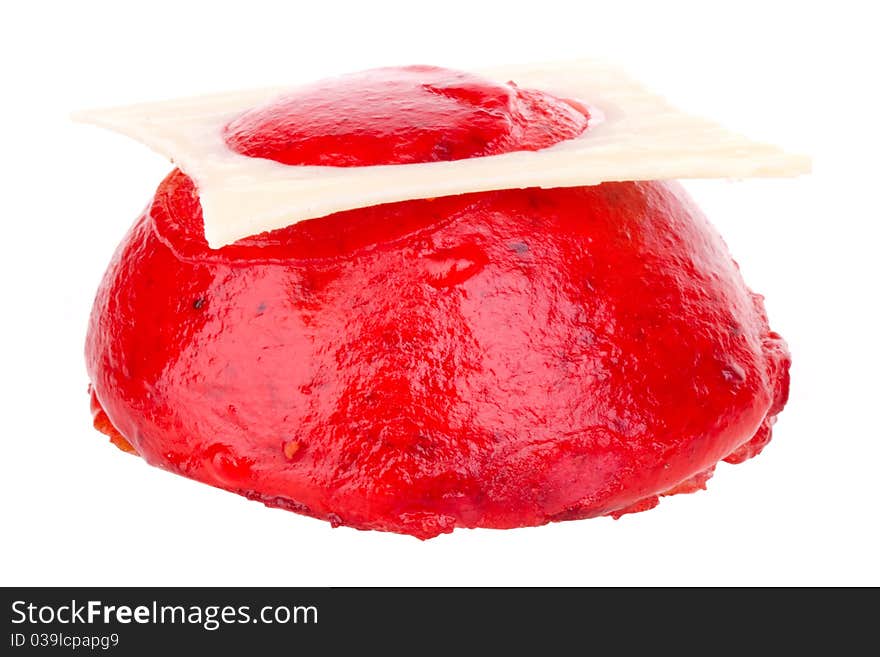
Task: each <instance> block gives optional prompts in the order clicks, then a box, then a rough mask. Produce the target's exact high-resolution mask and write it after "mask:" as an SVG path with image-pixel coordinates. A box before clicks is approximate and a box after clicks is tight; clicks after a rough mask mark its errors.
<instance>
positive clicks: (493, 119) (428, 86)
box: [226, 66, 589, 166]
mask: <svg viewBox="0 0 880 657" xmlns="http://www.w3.org/2000/svg"><path fill="white" fill-rule="evenodd" d="M588 117H589V112H588V110H587V109H586V108H585V107H584V106H583V105H582V104H581V103H580V102H578V101H576V100H569V101H566V100H562V99H559V98H555V97H554V96H551V95H550V94H546V93H544V92H541V91H537V90H534V89H519V88H518V87H516V85H514V84H511V83H508V84H496V83H494V82H491V81H489V80H485V79H482V78H479V77H477V76H475V75H472V74H470V73H463V72H460V71H450V70H448V69H443V68H437V67H436V66H407V67H402V68H384V69H374V70H371V71H365V72H362V73H354V74H351V75H346V76H343V77H339V78H332V79H329V80H323V81H321V82H316V83H314V84H312V85H309V86H307V87H303V88H301V89H298V90H297V91H294V92H292V93H290V94H288V95H286V96H283V97H281V98H279V99H277V100H274V101H272V102H270V103H268V104H266V105H265V106H262V107H258V108H255V109H252V110H250V111H248V112H245V113H244V114H243V115H242V116H239V117H238V118H236V119H235V120H234V121H232V122H231V123H230V124H229V125H228V126H227V127H226V143H227V144H228V145H229V147H230V148H231V149H232V150H234V151H236V152H238V153H241V154H243V155H248V156H250V157H262V158H267V159H270V160H275V161H277V162H283V163H284V164H316V165H329V166H367V165H372V164H412V163H415V162H436V161H442V160H461V159H466V158H469V157H476V156H480V155H498V154H500V153H508V152H510V151H523V150H528V151H535V150H538V149H541V148H546V147H548V146H552V145H553V144H555V143H557V142H560V141H563V140H565V139H571V138H572V137H576V136H577V135H579V134H581V133H582V132H583V131H584V130H585V129H586V128H587V122H588Z"/></svg>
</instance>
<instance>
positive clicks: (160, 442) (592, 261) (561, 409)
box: [86, 67, 789, 538]
mask: <svg viewBox="0 0 880 657" xmlns="http://www.w3.org/2000/svg"><path fill="white" fill-rule="evenodd" d="M593 120H594V117H592V116H591V112H590V109H589V106H588V105H585V104H584V103H582V102H580V101H577V100H573V99H565V98H560V97H556V96H554V95H552V94H549V93H544V92H542V91H540V90H535V89H521V88H519V87H517V86H516V85H514V84H512V83H508V84H499V83H496V82H491V81H488V80H484V79H481V78H479V77H477V76H473V75H470V74H465V73H458V72H454V71H448V70H445V69H438V68H433V67H407V68H400V69H380V70H376V71H370V72H366V73H362V74H356V75H352V76H346V77H342V78H336V79H333V80H329V81H326V82H322V83H317V84H314V85H312V86H309V87H304V88H302V89H300V90H297V91H295V92H292V93H289V94H286V95H282V96H280V97H279V98H277V99H276V100H274V101H272V102H271V103H268V104H265V105H263V106H259V107H255V108H253V109H252V110H249V111H247V112H245V113H242V114H241V115H240V116H238V117H236V118H235V119H234V120H232V121H231V122H229V123H228V124H227V125H226V126H225V130H224V139H225V143H226V144H227V145H228V147H229V148H230V149H231V150H233V151H234V152H236V153H239V154H241V155H242V156H245V157H253V158H264V159H268V160H273V161H275V162H278V163H281V164H283V165H287V166H302V165H306V166H314V165H319V166H330V167H361V166H374V165H395V164H410V163H420V162H436V161H455V160H462V159H469V158H473V157H483V156H487V155H497V154H501V153H509V152H515V151H538V150H540V149H546V148H548V147H551V146H553V144H557V143H559V142H562V141H565V140H568V139H572V138H574V137H577V136H578V135H580V134H581V133H583V132H585V131H589V130H590V129H591V125H592V122H593ZM487 161H488V160H487ZM86 358H87V364H88V371H89V376H90V378H91V382H92V387H91V394H92V409H93V414H94V418H95V426H96V427H97V428H98V429H100V430H101V431H103V432H105V433H107V434H108V435H110V436H111V438H112V440H113V442H114V443H115V444H116V445H117V446H119V447H121V448H123V449H125V450H127V451H131V452H134V453H136V454H139V455H140V456H141V457H143V458H144V459H145V460H146V461H147V462H149V463H151V464H153V465H157V466H159V467H162V468H165V469H168V470H171V471H173V472H177V473H179V474H182V475H184V476H187V477H191V478H193V479H196V480H199V481H202V482H205V483H208V484H211V485H214V486H217V487H220V488H224V489H226V490H229V491H233V492H236V493H239V494H241V495H244V496H246V497H248V498H251V499H255V500H259V501H261V502H264V503H265V504H268V505H270V506H276V507H281V508H285V509H289V510H293V511H296V512H299V513H303V514H307V515H311V516H314V517H317V518H322V519H325V520H328V521H330V522H331V523H333V524H334V525H347V526H351V527H356V528H359V529H376V530H383V531H393V532H399V533H405V534H411V535H413V536H417V537H419V538H430V537H433V536H436V535H438V534H441V533H445V532H450V531H452V530H453V529H454V528H456V527H490V528H511V527H522V526H531V525H540V524H544V523H547V522H551V521H555V520H571V519H578V518H589V517H594V516H602V515H613V516H620V515H622V514H625V513H628V512H632V511H641V510H645V509H649V508H651V507H653V506H655V505H656V504H657V501H658V497H659V496H662V495H666V494H671V493H679V492H692V491H694V490H697V489H701V488H704V487H705V482H706V480H707V479H708V478H709V477H710V476H711V474H712V471H713V469H714V468H715V465H716V463H717V462H718V461H720V460H726V461H728V462H732V463H738V462H740V461H742V460H745V459H746V458H749V457H751V456H753V455H755V454H757V453H758V452H759V451H760V450H761V449H762V448H763V447H764V446H765V445H766V443H767V442H768V441H769V439H770V431H771V426H772V424H773V422H774V421H775V418H776V415H777V414H778V413H779V412H780V410H781V409H782V407H783V405H784V403H785V401H786V397H787V393H788V367H789V356H788V352H787V349H786V346H785V343H784V341H783V340H782V339H781V338H780V336H779V335H778V334H776V333H775V332H773V331H772V330H771V329H770V328H769V326H768V324H767V318H766V315H765V312H764V308H763V305H762V301H761V297H760V296H759V295H756V294H754V293H752V292H751V291H749V289H748V288H747V287H746V285H745V284H744V282H743V280H742V278H741V276H740V273H739V270H738V267H737V265H736V263H735V262H734V261H733V260H732V258H731V256H730V255H729V253H728V252H727V249H726V247H725V245H724V243H723V241H722V240H721V238H720V237H719V235H718V234H717V233H716V231H715V230H714V228H713V227H712V226H711V225H710V224H709V223H708V222H707V220H706V219H705V217H704V216H703V215H702V213H701V212H700V210H699V209H698V208H697V207H696V206H695V205H694V203H693V202H692V201H691V200H690V199H689V198H688V196H687V194H686V193H685V192H684V191H683V189H682V188H681V187H680V186H679V185H678V184H677V183H675V182H663V181H646V182H608V183H603V184H599V185H591V186H581V187H564V188H553V189H542V188H537V187H535V188H526V189H502V190H495V191H487V192H477V193H468V194H459V195H453V196H442V197H437V198H423V199H415V200H408V201H401V202H396V203H387V204H382V205H373V206H370V207H363V208H358V209H353V210H347V211H344V212H338V213H335V214H331V215H328V216H324V217H320V218H315V219H310V220H307V221H302V222H300V223H296V224H293V225H290V226H288V227H286V228H281V229H278V230H273V231H270V232H265V233H262V234H259V235H255V236H252V237H247V238H244V239H241V240H239V241H237V242H235V243H234V244H231V245H228V246H224V247H222V248H219V249H211V248H209V247H208V244H207V242H206V240H205V236H204V225H203V218H202V208H201V206H200V203H199V192H198V189H197V187H196V185H195V184H194V183H193V181H192V179H191V178H190V177H188V176H187V175H185V174H184V173H182V172H181V171H179V170H175V171H173V172H172V173H171V174H169V176H168V177H167V178H166V179H165V180H164V181H163V182H162V183H161V184H160V186H159V189H158V190H157V192H156V195H155V197H154V198H153V200H152V202H151V203H150V205H149V206H148V208H147V210H146V211H145V212H144V214H143V215H142V216H141V217H140V218H139V219H138V220H137V222H136V223H135V225H134V226H133V228H132V229H131V230H130V231H129V233H128V235H126V237H125V238H124V240H123V242H122V244H121V245H120V247H119V249H118V250H117V252H116V254H115V256H114V258H113V260H112V262H111V264H110V267H109V269H108V270H107V273H106V275H105V277H104V280H103V282H102V284H101V287H100V289H99V291H98V295H97V298H96V301H95V305H94V309H93V311H92V316H91V322H90V326H89V332H88V338H87V345H86Z"/></svg>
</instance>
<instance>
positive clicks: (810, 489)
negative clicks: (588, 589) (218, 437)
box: [0, 0, 880, 585]
mask: <svg viewBox="0 0 880 657" xmlns="http://www.w3.org/2000/svg"><path fill="white" fill-rule="evenodd" d="M818 6H819V3H806V2H767V1H762V2H738V3H735V4H730V3H708V2H692V3H683V2H670V1H666V2H661V3H657V2H609V1H608V0H604V1H603V2H596V3H593V2H556V1H552V0H540V1H539V2H530V3H525V2H522V3H518V2H514V1H511V0H508V1H507V2H475V1H473V0H471V1H469V2H459V1H457V0H445V1H444V2H437V3H427V2H426V3H419V2H412V1H409V2H377V1H374V2H363V3H356V2H349V3H346V2H333V1H332V0H327V1H324V2H308V3H307V2H299V3H292V2H281V1H279V2H275V3H271V2H259V1H255V0H250V1H249V2H246V3H245V2H241V3H222V2H211V3H209V2H205V3H186V2H181V1H180V0H177V1H172V2H167V1H164V0H161V1H160V0H153V1H151V2H148V3H136V4H135V3H110V2H108V3H97V2H75V3H74V2H70V3H68V2H58V3H49V2H33V3H6V4H4V5H3V8H2V9H0V56H2V62H3V64H2V66H3V79H4V89H5V93H4V99H3V100H2V101H0V117H2V123H0V131H2V155H0V158H2V159H0V167H2V180H3V194H2V205H0V208H2V229H3V240H2V241H0V248H2V259H0V267H2V278H0V281H2V302H3V322H2V323H0V337H2V340H0V348H2V364H3V365H2V377H0V386H2V390H0V393H2V394H0V399H2V404H3V410H4V412H3V425H2V429H0V440H2V457H0V458H2V466H3V467H2V474H0V486H2V491H0V493H2V498H0V499H2V514H3V515H2V523H3V528H4V529H3V532H4V539H3V540H2V541H0V584H3V585H53V584H93V585H135V584H142V585H148V584H151V585H174V584H179V585H196V584H204V585H227V584H228V585H364V584H372V585H385V584H388V585H392V584H403V585H407V584H418V585H423V584H424V585H427V584H441V585H446V584H461V585H467V584H474V585H488V584H497V585H508V584H511V585H512V584H524V585H538V584H546V585H551V584H556V585H568V584H578V585H593V584H597V585H598V584H620V585H628V584H638V585H646V584H689V585H702V584H770V585H772V584H873V585H877V584H880V567H878V559H877V554H878V552H880V549H878V548H880V545H878V503H880V495H878V492H877V485H876V483H875V477H876V470H877V464H878V461H880V435H878V434H880V430H878V421H877V417H876V412H877V406H878V399H877V398H878V394H880V362H878V353H877V352H878V347H877V344H878V340H877V337H876V336H877V333H878V330H880V328H878V327H880V324H878V319H880V318H878V311H877V306H878V296H880V295H878V293H877V289H876V288H877V283H878V265H877V251H878V249H877V238H878V236H880V230H878V224H880V210H878V205H877V202H876V194H877V192H876V188H877V187H878V182H877V180H876V174H877V149H878V148H880V139H878V133H880V131H878V127H877V126H878V121H880V103H878V99H877V93H876V87H877V84H876V63H877V62H878V61H880V50H878V48H877V45H876V39H875V34H874V27H875V25H876V18H874V17H871V16H868V15H867V11H869V10H868V9H867V8H868V7H870V3H866V2H843V1H838V2H834V3H830V4H826V3H822V6H825V7H826V9H825V10H824V12H822V11H820V10H819V9H818V8H817V7H818ZM872 42H873V44H872ZM596 55H598V56H601V57H605V58H608V59H611V60H613V61H616V62H618V63H620V64H622V65H623V66H624V67H626V68H628V69H629V70H630V71H631V72H632V73H633V74H635V75H636V76H637V77H640V78H641V79H643V80H644V81H645V82H647V83H649V85H650V86H651V87H653V88H654V89H656V90H658V91H660V92H661V93H663V94H665V95H666V96H668V97H669V98H670V99H672V100H673V101H674V102H675V103H676V104H678V105H679V106H681V107H683V108H685V109H688V110H691V111H693V112H695V113H700V114H705V115H708V116H710V117H713V118H716V119H718V120H720V121H722V122H723V123H725V124H727V125H728V126H729V127H731V128H734V129H737V130H739V131H742V132H745V133H747V134H750V135H752V136H755V137H758V138H762V139H765V140H769V141H773V142H776V143H779V144H781V145H783V146H786V147H788V148H790V149H792V150H796V151H803V152H808V153H811V154H812V155H813V156H814V158H815V172H814V174H813V175H812V176H809V177H805V178H801V179H797V180H771V181H745V182H727V181H703V182H699V183H688V185H687V186H688V188H689V189H690V190H691V191H692V193H693V194H694V195H695V197H696V198H697V200H698V202H699V203H700V204H701V205H702V207H703V209H704V210H705V211H706V213H707V214H708V216H709V217H710V218H711V219H712V220H713V221H714V222H715V223H716V225H717V226H718V227H719V229H720V231H721V233H722V234H723V235H724V237H725V239H726V240H727V242H728V245H729V246H730V249H731V251H732V253H733V255H734V257H735V258H736V259H737V260H738V261H739V263H740V265H741V267H742V270H743V273H744V276H745V278H746V281H747V282H748V284H749V285H750V286H751V287H753V288H754V289H756V290H758V291H759V292H761V293H762V294H764V295H766V297H767V308H768V311H769V313H770V319H771V323H772V326H773V327H774V328H775V329H776V330H778V331H779V332H780V333H782V334H783V335H784V336H785V338H786V339H787V340H788V341H789V345H790V347H791V351H792V353H793V358H794V365H793V369H792V377H793V383H792V396H791V401H790V403H789V405H788V407H787V408H786V410H785V411H784V412H783V413H782V415H781V416H780V421H779V423H778V424H777V428H776V431H775V438H774V441H773V443H771V445H770V446H769V447H768V448H767V449H766V450H765V452H764V453H763V454H762V455H761V456H760V457H758V458H757V459H755V460H752V461H749V462H747V463H745V464H743V465H740V466H735V467H734V466H727V465H721V466H719V468H718V471H717V474H716V476H715V478H714V479H712V480H711V481H710V483H709V490H708V492H701V493H698V494H696V495H690V496H677V497H674V498H667V499H664V500H663V501H662V502H661V504H660V507H659V508H657V509H655V510H653V511H651V512H648V513H644V514H636V515H630V516H626V517H624V518H623V519H621V520H619V521H613V520H610V519H597V520H589V521H579V522H570V523H561V524H554V525H549V526H545V527H539V528H531V529H521V530H513V531H491V530H458V531H456V532H455V533H454V534H452V535H446V536H442V537H440V538H437V539H435V540H432V541H428V542H419V541H417V540H415V539H413V538H410V537H406V536H397V535H392V534H381V533H376V532H358V531H355V530H351V529H345V528H340V529H331V528H330V526H329V525H327V524H326V523H323V522H320V521H317V520H312V519H309V518H304V517H301V516H297V515H293V514H290V513H287V512H284V511H279V510H270V509H267V508H264V507H263V506H261V505H259V504H257V503H254V502H248V501H246V500H244V499H243V498H240V497H238V496H235V495H232V494H230V493H225V492H222V491H219V490H215V489H212V488H209V487H207V486H204V485H202V484H198V483H195V482H191V481H189V480H186V479H183V478H180V477H175V476H173V475H171V474H168V473H166V472H163V471H160V470H158V469H155V468H151V467H148V466H147V465H145V464H144V463H143V462H142V461H141V460H139V459H137V458H133V457H131V456H128V455H126V454H123V453H122V452H120V451H119V450H117V449H115V448H114V447H112V446H111V445H110V444H109V443H108V442H107V440H106V439H105V438H104V437H103V436H102V435H100V434H98V433H96V432H95V431H94V430H93V429H92V428H91V424H90V415H89V408H88V397H87V395H86V386H87V378H86V373H85V368H84V364H83V357H82V350H83V340H84V335H85V328H86V321H87V317H88V313H89V310H90V307H91V302H92V298H93V295H94V292H95V289H96V287H97V284H98V281H99V279H100V276H101V274H102V272H103V269H104V267H105V266H106V264H107V262H108V261H109V258H110V255H111V253H112V251H113V249H114V248H115V246H116V244H117V242H118V241H119V239H120V238H121V237H122V235H123V233H124V232H125V230H126V228H127V227H128V226H129V224H130V223H131V222H132V221H133V220H134V218H135V216H136V215H137V213H138V212H139V211H140V209H141V208H142V207H143V206H144V204H145V203H146V202H147V200H148V198H149V197H150V195H151V194H152V192H153V190H154V189H155V187H156V185H157V184H158V182H159V181H160V179H161V178H162V177H163V176H164V174H165V173H166V172H167V171H168V170H169V169H170V164H169V163H168V162H167V161H164V160H163V159H162V158H161V157H159V156H158V155H155V154H153V153H151V152H149V151H148V150H146V149H145V148H143V147H141V146H139V145H137V144H135V143H134V142H132V141H129V140H126V139H124V138H122V137H119V136H116V135H113V134H110V133H106V132H102V131H99V130H97V129H95V128H91V127H88V126H82V125H77V124H72V123H70V122H69V121H68V120H67V114H68V113H69V112H70V111H72V110H74V109H78V108H83V107H92V106H100V105H110V104H122V103H128V102H135V101H139V100H148V99H162V98H169V97H175V96H179V95H192V94H195V93H201V92H208V91H220V90H226V89H235V88H240V87H255V86H263V85H270V84H282V83H284V82H285V81H287V80H290V79H297V80H300V79H308V78H312V77H319V76H324V75H328V74H333V73H341V72H346V71H351V70H358V69H362V68H368V67H371V66H379V65H391V64H409V63H433V64H439V65H445V66H450V67H460V68H467V67H470V66H477V65H491V64H503V63H509V62H522V61H530V60H546V59H555V58H562V57H576V56H596ZM871 87H873V88H871Z"/></svg>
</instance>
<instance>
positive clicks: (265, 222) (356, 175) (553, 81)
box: [73, 60, 810, 248]
mask: <svg viewBox="0 0 880 657" xmlns="http://www.w3.org/2000/svg"><path fill="white" fill-rule="evenodd" d="M477 73H479V74H480V75H483V76H484V77H486V78H489V79H491V80H495V81H498V82H507V81H508V80H511V81H513V82H515V83H516V84H517V85H519V86H520V87H525V88H534V89H539V90H542V91H546V92H549V93H552V94H554V95H556V96H559V97H561V98H572V99H577V100H579V101H581V102H583V103H585V104H586V105H588V106H589V107H590V108H592V109H594V110H595V109H598V110H599V113H600V114H601V117H602V118H601V120H600V121H598V122H595V121H591V124H590V127H589V128H588V130H587V131H586V132H584V133H583V134H582V135H580V136H579V137H577V138H574V139H570V140H567V141H564V142H560V143H559V144H555V145H554V146H551V147H550V148H546V149H543V150H540V151H534V152H529V151H517V152H513V153H505V154H503V155H490V156H486V157H475V158H470V159H467V160H455V161H451V162H428V163H422V164H395V165H381V166H366V167H327V166H291V165H286V164H281V163H278V162H274V161H271V160H265V159H261V158H251V157H247V156H244V155H240V154H238V153H236V152H234V151H232V150H231V149H229V148H228V147H227V146H226V143H225V141H224V139H223V134H222V133H223V127H224V126H225V125H226V124H227V123H229V121H231V120H232V119H233V118H235V117H236V116H238V115H239V114H241V113H242V112H245V111H247V110H249V109H251V108H253V107H255V106H258V105H261V104H263V103H265V102H267V101H269V100H272V99H273V98H275V97H276V96H278V95H279V94H282V93H285V92H287V91H290V89H291V88H290V87H275V88H270V89H259V90H250V91H240V92H231V93H224V94H214V95H208V96H200V97H195V98H185V99H178V100H169V101H163V102H156V103H145V104H140V105H133V106H129V107H119V108H110V109H98V110H89V111H84V112H79V113H77V114H75V115H74V117H73V118H74V119H75V120H78V121H83V122H87V123H93V124H95V125H99V126H102V127H105V128H109V129H110V130H114V131H116V132H120V133H122V134H124V135H127V136H129V137H132V138H134V139H136V140H138V141H140V142H142V143H143V144H145V145H147V146H149V147H150V148H152V149H154V150H156V151H158V152H159V153H161V154H163V155H165V156H167V157H169V158H170V159H171V160H172V161H173V162H174V163H175V164H176V165H177V166H178V167H180V169H182V170H183V171H184V172H185V173H187V174H188V175H189V176H190V177H192V178H193V180H194V181H195V183H196V186H197V187H198V190H199V197H200V200H201V204H202V210H203V214H204V220H205V236H206V238H207V240H208V244H209V245H210V246H211V248H219V247H221V246H225V245H227V244H231V243H232V242H234V241H236V240H238V239H241V238H243V237H247V236H249V235H256V234H258V233H261V232H264V231H267V230H273V229H276V228H283V227H284V226H288V225H290V224H294V223H296V222H299V221H303V220H305V219H312V218H315V217H322V216H325V215H328V214H332V213H334V212H339V211H342V210H350V209H353V208H359V207H366V206H370V205H378V204H380V203H391V202H395V201H405V200H409V199H416V198H431V197H436V196H448V195H452V194H465V193H469V192H481V191H489V190H496V189H512V188H520V187H545V188H551V187H573V186H579V185H595V184H599V183H602V182H607V181H622V180H668V179H675V178H747V177H764V176H793V175H798V174H802V173H808V172H809V171H810V159H809V158H808V157H806V156H803V155H792V154H788V153H785V152H783V151H782V150H780V149H779V148H777V147H775V146H771V145H768V144H762V143H758V142H754V141H751V140H749V139H747V138H746V137H743V136H741V135H738V134H735V133H732V132H730V131H728V130H726V129H724V128H723V127H721V126H719V125H716V124H715V123H713V122H711V121H707V120H705V119H701V118H696V117H693V116H690V115H688V114H686V113H684V112H681V111H680V110H678V109H676V108H674V107H672V106H670V105H669V104H668V103H667V102H666V101H665V100H664V99H662V98H661V97H659V96H657V95H655V94H653V93H651V92H649V91H647V90H646V89H645V88H644V87H642V86H641V85H640V84H638V83H637V82H635V81H633V80H632V79H631V78H630V77H628V76H627V75H626V74H625V73H623V72H621V71H620V70H618V69H617V68H615V67H613V66H609V65H608V64H605V63H602V62H597V61H591V60H581V61H572V62H557V63H546V64H532V65H520V66H510V67H504V68H497V69H491V70H483V71H477Z"/></svg>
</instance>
